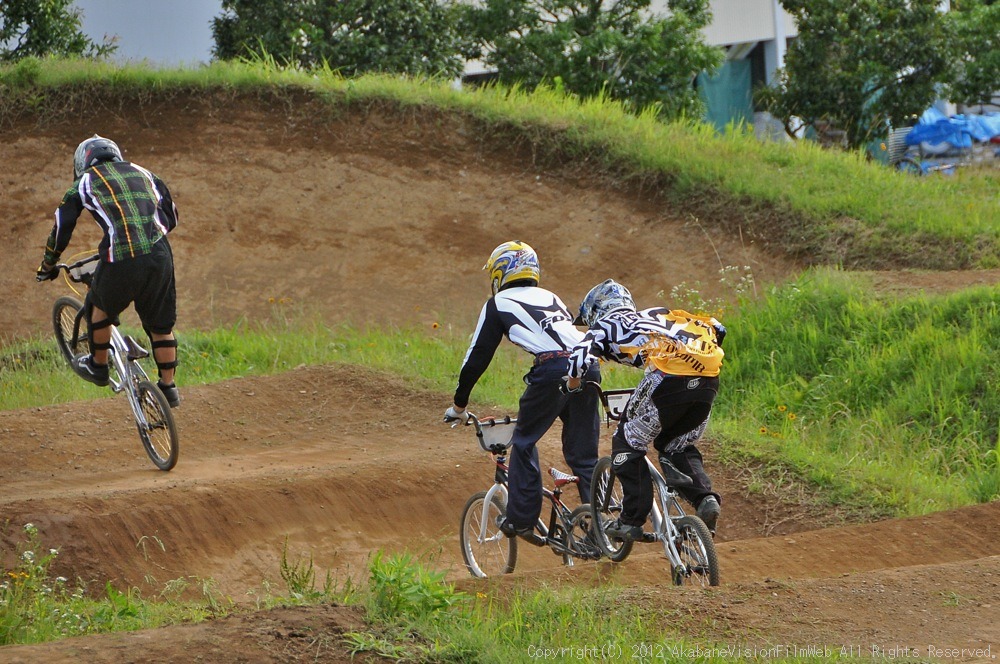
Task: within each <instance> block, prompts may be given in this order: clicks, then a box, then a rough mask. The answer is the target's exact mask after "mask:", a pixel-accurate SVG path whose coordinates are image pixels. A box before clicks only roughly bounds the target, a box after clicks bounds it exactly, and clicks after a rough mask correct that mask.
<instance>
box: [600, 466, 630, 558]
mask: <svg viewBox="0 0 1000 664" xmlns="http://www.w3.org/2000/svg"><path fill="white" fill-rule="evenodd" d="M590 508H591V511H592V512H593V524H592V528H593V537H594V542H595V543H596V544H597V548H599V549H600V550H601V553H603V554H604V555H605V556H607V557H608V558H609V559H610V560H611V561H612V562H615V563H620V562H621V561H623V560H625V559H626V558H628V554H630V553H632V545H633V544H634V542H632V541H631V540H627V541H622V540H620V539H615V538H611V537H608V535H607V534H606V533H605V532H604V528H605V526H606V525H607V524H609V523H611V522H612V521H614V520H616V519H617V518H618V517H620V516H621V513H622V483H621V481H620V480H619V479H618V476H617V475H615V471H614V468H613V467H612V466H611V457H601V458H600V459H598V461H597V465H596V466H594V477H593V479H592V480H591V483H590Z"/></svg>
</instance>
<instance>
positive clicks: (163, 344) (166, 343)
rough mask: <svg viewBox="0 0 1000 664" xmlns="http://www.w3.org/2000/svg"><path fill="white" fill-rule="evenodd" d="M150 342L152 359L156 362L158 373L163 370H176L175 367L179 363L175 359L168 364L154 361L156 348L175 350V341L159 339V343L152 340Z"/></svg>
mask: <svg viewBox="0 0 1000 664" xmlns="http://www.w3.org/2000/svg"><path fill="white" fill-rule="evenodd" d="M150 341H151V342H152V348H153V359H154V361H155V362H156V368H157V369H159V370H160V371H163V370H165V369H176V368H177V365H178V364H180V362H179V361H178V360H177V359H176V358H174V359H173V360H172V361H170V362H161V361H159V360H157V359H156V349H157V348H177V339H160V340H159V341H153V340H152V339H150Z"/></svg>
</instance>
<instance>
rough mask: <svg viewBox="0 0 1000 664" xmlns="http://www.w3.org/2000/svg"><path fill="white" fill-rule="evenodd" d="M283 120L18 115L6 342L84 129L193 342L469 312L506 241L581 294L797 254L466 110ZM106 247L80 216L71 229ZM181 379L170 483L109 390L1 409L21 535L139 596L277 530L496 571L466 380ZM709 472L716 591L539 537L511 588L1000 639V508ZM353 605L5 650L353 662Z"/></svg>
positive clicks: (256, 546)
mask: <svg viewBox="0 0 1000 664" xmlns="http://www.w3.org/2000/svg"><path fill="white" fill-rule="evenodd" d="M284 118H285V115H284V109H279V108H268V107H262V106H260V105H255V104H251V103H239V104H236V105H233V106H230V107H226V108H222V107H218V106H215V105H211V104H206V103H204V102H203V101H201V100H197V99H190V100H175V101H174V102H173V103H171V104H170V105H150V106H147V107H146V108H143V109H141V111H140V112H136V113H135V114H128V115H121V114H119V115H115V116H113V117H110V119H109V118H108V117H104V118H87V117H82V118H80V119H79V121H75V122H74V123H72V124H62V125H49V126H45V127H41V128H39V127H35V126H21V127H16V128H13V129H5V130H3V131H2V132H0V134H2V136H0V139H2V140H0V159H2V163H4V164H5V165H7V168H6V169H5V173H4V175H2V176H0V191H2V196H0V209H2V212H3V215H2V216H3V218H4V219H5V220H7V221H6V223H5V224H4V226H3V227H2V228H0V241H2V242H3V243H4V244H5V246H7V247H8V248H9V251H8V252H7V256H8V258H6V259H4V267H5V269H4V270H2V271H0V287H2V288H3V292H5V293H8V294H9V297H8V298H7V300H6V304H7V306H5V307H2V308H0V339H2V340H5V341H6V340H10V339H16V338H19V337H22V336H24V335H30V334H35V333H45V332H46V330H47V326H48V324H47V320H48V315H49V314H48V311H49V307H50V305H51V302H52V300H53V299H54V298H55V297H56V295H57V293H61V290H60V289H59V288H58V287H56V286H53V285H51V284H47V285H44V286H38V285H36V284H35V283H34V282H33V280H32V272H33V270H34V267H35V266H36V264H37V261H38V258H39V257H40V253H41V244H42V242H43V241H44V238H45V236H46V234H47V232H48V226H49V223H50V222H49V219H50V215H51V211H52V209H53V208H54V206H55V204H56V202H57V199H58V197H59V195H60V194H61V193H62V191H63V190H64V188H65V187H66V185H67V179H66V174H67V173H68V171H69V168H68V163H69V158H70V155H71V153H72V149H73V148H74V147H75V145H76V143H77V142H78V141H79V140H80V139H81V138H82V137H85V136H86V135H89V134H90V133H91V132H94V131H97V132H99V133H101V134H104V135H110V136H112V137H114V138H116V139H117V140H119V142H120V143H121V144H122V146H123V147H124V148H125V150H126V153H127V156H128V157H130V158H132V159H134V160H135V161H137V162H139V163H141V164H143V165H146V166H148V167H150V168H152V169H153V170H155V171H158V172H160V173H161V174H162V175H163V176H164V177H165V178H166V179H167V180H168V182H169V183H170V184H171V186H172V188H173V190H174V193H175V198H176V199H177V201H178V204H179V206H180V207H181V210H182V220H181V223H182V226H181V227H180V228H179V229H178V231H177V233H176V235H175V237H174V239H173V244H174V248H175V253H176V255H177V262H178V278H179V286H180V300H181V323H180V328H181V330H182V331H183V329H184V328H185V327H187V328H196V327H209V326H213V325H220V324H222V325H224V324H228V323H231V322H233V321H234V320H237V319H238V318H239V317H241V316H247V317H250V318H255V317H260V316H266V315H269V313H270V310H271V304H270V301H271V300H273V299H281V298H285V299H291V300H292V301H293V303H295V304H301V305H302V306H303V307H305V308H308V309H310V310H312V311H315V312H316V313H318V314H319V315H321V316H323V317H324V319H325V320H327V321H329V322H335V321H338V320H343V319H353V320H365V319H371V320H378V321H389V322H394V323H410V322H413V323H417V324H426V325H428V326H429V325H431V324H432V323H438V324H440V325H442V326H443V327H445V328H446V327H447V326H448V325H454V326H455V327H457V328H458V329H465V328H467V327H470V326H471V324H472V321H473V320H474V317H475V315H476V313H477V312H478V308H479V306H480V304H481V302H482V299H483V297H484V296H485V283H484V282H483V276H482V273H481V272H480V271H479V267H480V266H481V265H482V261H483V258H484V256H485V255H486V254H487V253H488V252H489V250H490V249H491V248H492V247H493V246H495V245H496V244H498V243H499V242H501V241H503V240H507V239H511V238H514V237H518V238H520V239H524V240H526V241H529V242H531V243H532V244H533V245H534V246H535V247H536V248H537V249H538V250H539V252H540V254H541V257H542V262H543V279H544V280H545V284H546V285H547V286H549V287H551V288H553V289H554V290H556V291H557V292H559V293H560V294H561V295H563V297H564V299H566V300H567V301H568V302H575V301H578V300H579V298H580V296H582V295H583V293H584V292H585V291H586V289H587V288H588V287H589V286H590V285H591V283H592V282H594V281H596V280H599V279H603V278H605V277H606V276H615V277H616V278H619V279H621V280H623V281H625V282H626V283H628V284H629V285H630V286H633V290H634V291H635V292H636V295H637V297H638V298H639V299H640V301H650V300H651V299H652V298H654V297H655V295H656V293H657V291H659V290H660V289H663V288H667V289H669V286H670V285H672V283H673V282H674V281H675V280H676V279H678V278H682V279H683V280H685V281H687V282H688V283H694V282H701V283H702V284H704V285H705V286H704V288H705V289H706V292H707V294H709V295H711V294H713V293H712V292H711V288H712V286H711V284H713V283H715V278H716V273H717V270H718V269H719V267H720V266H721V265H750V266H751V267H752V268H753V270H754V273H755V275H756V277H757V279H758V280H759V281H761V282H768V281H774V280H779V279H782V278H784V277H786V276H788V275H790V274H793V273H794V272H795V270H796V266H795V265H794V264H792V263H790V262H789V261H785V260H782V259H780V258H775V257H773V256H767V255H766V254H763V253H762V252H760V251H758V249H757V248H756V247H755V246H754V245H753V244H744V243H742V242H741V241H740V240H739V238H731V237H726V236H721V235H719V234H718V233H716V232H715V231H713V230H712V229H713V227H714V223H713V221H714V220H698V221H697V222H693V221H692V220H690V219H686V218H685V216H684V214H683V211H679V210H664V209H662V208H661V207H658V206H657V205H656V204H655V203H654V202H652V201H650V200H648V199H645V198H643V197H641V196H639V195H637V194H635V193H634V192H630V191H628V190H618V189H615V188H612V187H609V186H606V185H604V184H602V183H601V182H599V181H598V180H596V179H588V178H586V177H584V176H581V175H580V174H579V173H572V174H569V173H568V172H567V170H561V171H559V172H553V171H547V170H543V169H541V168H538V167H536V166H534V165H533V164H532V163H531V162H530V159H528V158H526V157H525V156H524V155H520V154H518V153H517V152H503V151H498V150H496V149H492V148H490V147H488V146H485V145H483V144H481V143H480V142H479V141H478V140H477V137H476V136H475V135H474V134H472V133H470V132H469V131H468V130H467V128H465V127H462V126H448V125H442V124H441V123H440V122H435V123H429V124H422V123H421V122H419V121H418V120H417V119H415V118H403V119H399V118H391V117H388V116H382V115H378V114H369V115H365V116H363V117H358V118H341V119H337V120H330V121H323V122H319V121H304V120H303V119H302V118H301V117H297V118H292V119H284ZM95 240H96V236H95V234H94V229H93V228H92V225H91V224H90V222H89V221H87V220H85V221H84V222H83V223H81V226H80V228H79V231H78V236H77V238H76V239H75V241H74V244H73V247H74V248H76V249H80V250H83V249H86V248H87V247H88V246H89V243H93V242H94V241H95ZM698 247H700V249H697V248H698ZM692 251H702V252H703V253H702V254H701V255H697V254H695V255H694V256H693V258H694V260H693V261H692V262H691V265H690V267H689V268H685V270H684V272H683V274H682V275H681V276H680V277H678V276H677V273H676V271H675V270H676V268H675V267H674V263H673V261H672V257H673V256H675V255H677V254H678V253H681V252H686V253H687V254H688V255H691V252H692ZM623 257H628V260H623ZM182 380H183V379H182ZM185 396H186V398H187V400H186V403H185V404H184V406H183V408H182V409H181V410H179V411H178V412H177V414H178V421H179V425H180V429H181V436H182V455H181V461H180V463H179V465H178V466H177V468H176V469H175V470H174V471H172V472H171V473H169V474H164V473H159V472H157V471H155V470H153V469H152V466H151V465H150V464H149V463H148V461H146V460H145V459H144V458H143V457H142V456H141V452H140V450H139V449H138V445H137V444H136V442H135V439H134V435H133V433H132V431H131V429H130V426H129V424H128V422H127V421H126V419H125V412H124V405H123V404H122V403H120V402H118V401H117V400H103V401H99V402H78V403H71V404H62V405H57V406H52V407H47V408H42V409H31V410H28V411H20V412H5V413H0V505H2V514H3V518H4V519H5V520H9V522H10V523H11V524H13V525H14V526H15V530H16V528H17V527H19V526H20V525H21V524H23V523H25V522H32V523H34V524H36V525H38V526H39V528H40V530H41V533H42V535H43V538H44V541H45V543H46V544H48V545H51V546H56V547H59V548H60V549H61V555H60V558H59V560H60V565H61V566H62V569H60V571H62V572H64V573H67V572H68V573H69V574H67V575H72V576H80V577H82V578H84V579H87V580H91V581H94V582H96V583H101V582H103V581H104V580H106V579H112V580H114V581H116V582H118V583H121V584H133V585H137V586H140V587H143V588H145V589H147V591H151V587H154V586H152V585H151V581H152V580H155V583H157V584H162V583H163V582H165V581H167V580H170V579H176V578H179V577H199V578H212V579H215V580H216V581H217V583H218V586H219V589H220V591H221V592H223V593H225V594H226V595H229V596H231V597H233V599H234V600H236V601H248V596H247V592H248V591H250V590H253V589H258V588H259V586H260V583H261V581H262V579H265V578H269V579H271V580H275V579H276V577H277V575H278V574H277V569H278V560H279V558H280V553H281V547H282V543H283V541H284V540H285V538H286V537H287V538H288V542H289V546H290V549H291V551H292V552H293V553H295V552H298V553H301V554H303V555H305V554H311V555H312V556H313V557H314V559H315V561H316V564H317V566H318V567H320V568H321V569H322V570H327V569H329V570H332V571H333V572H334V573H335V574H337V575H340V576H342V577H346V576H348V575H353V576H358V575H361V574H363V570H364V563H365V560H366V557H367V555H368V554H369V553H370V552H371V551H372V550H374V549H379V548H381V549H385V550H389V551H398V550H410V551H416V552H418V553H420V554H421V555H422V556H424V557H425V558H426V559H427V560H430V561H432V562H433V564H435V565H436V566H438V567H440V568H442V569H445V570H447V572H448V574H449V577H450V578H452V579H454V580H456V581H460V582H461V584H462V587H464V588H469V589H471V588H478V587H479V586H478V585H476V584H472V583H471V582H469V581H467V580H466V579H465V577H466V574H465V572H464V570H463V569H462V567H461V562H460V558H459V556H458V551H457V547H456V545H455V540H456V538H455V530H456V521H457V518H458V513H459V510H460V509H461V506H462V504H464V502H465V499H466V498H467V497H468V495H470V494H471V493H472V492H473V491H475V490H478V489H479V488H481V487H482V486H483V485H484V484H485V483H486V482H488V481H489V477H490V473H489V471H488V469H487V467H486V466H485V465H484V464H485V461H484V459H483V458H482V457H481V455H480V454H478V453H477V452H475V451H474V450H473V448H472V444H471V443H472V441H471V440H470V439H469V437H468V436H465V435H462V434H460V433H459V432H457V431H452V430H450V429H447V428H445V427H442V426H441V425H440V423H439V422H438V413H439V412H440V411H441V410H442V408H443V407H444V406H445V405H447V401H448V395H443V394H428V393H423V392H414V391H413V390H412V389H410V388H407V387H406V386H405V385H403V384H402V383H401V382H400V381H398V380H395V379H393V378H391V377H386V376H383V375H376V374H372V373H369V372H366V371H362V370H358V369H352V368H345V367H315V368H302V369H299V370H296V371H293V372H291V373H289V374H286V375H283V376H278V377H274V378H268V379H255V378H244V379H238V380H234V381H230V382H227V383H224V384H221V385H215V386H208V387H188V388H187V389H185ZM542 450H543V459H544V460H545V462H553V463H556V462H557V461H558V459H557V456H556V455H555V453H554V452H553V448H552V443H551V439H546V441H545V442H544V444H543V448H542ZM718 475H719V482H720V487H721V489H722V491H723V493H724V494H725V495H726V498H727V502H726V505H727V507H726V509H727V511H726V517H725V518H726V521H725V525H724V529H723V530H722V532H721V533H720V547H721V548H720V552H721V556H722V565H723V575H724V576H723V578H724V587H722V588H720V589H717V590H714V591H711V592H708V593H699V592H693V591H677V590H675V589H672V588H670V587H668V586H666V585H665V583H664V580H663V576H662V564H661V561H660V558H659V557H658V556H656V555H655V554H653V553H651V552H650V553H645V552H640V553H638V554H637V555H635V556H634V557H633V558H631V559H630V560H629V561H628V562H627V563H626V564H625V565H622V566H619V567H617V568H610V567H608V566H606V565H582V566H578V567H577V568H576V569H575V570H573V571H572V572H566V571H564V570H560V569H558V568H554V567H553V565H554V564H555V562H556V559H555V558H554V557H553V556H551V555H549V554H546V553H541V554H540V555H535V556H526V557H525V559H524V560H523V561H522V562H521V564H520V566H519V570H518V573H517V574H516V575H515V578H513V579H511V580H509V581H510V582H512V583H525V584H549V583H560V584H561V583H566V582H572V583H581V584H593V583H616V584H620V585H622V586H623V587H625V588H627V590H626V591H625V592H628V593H629V594H630V595H631V596H632V597H633V598H634V599H635V600H636V601H641V602H644V603H646V604H647V605H648V606H650V608H651V609H654V608H655V609H656V610H658V611H661V612H664V613H665V615H666V618H665V620H666V619H667V618H669V623H670V624H671V625H674V626H678V627H677V628H678V629H680V630H681V631H682V632H683V633H686V634H688V635H689V636H690V638H691V639H693V640H694V642H699V643H705V644H708V643H710V642H715V641H719V640H721V641H723V642H727V641H728V642H733V643H735V642H737V641H739V642H742V643H748V644H756V645H767V644H772V643H780V644H791V645H800V646H804V645H808V644H813V643H824V644H829V645H833V646H838V647H839V646H841V645H848V646H851V645H853V646H855V647H856V648H857V647H860V646H864V648H865V649H866V651H867V652H870V649H871V646H876V647H893V646H904V645H911V646H919V647H920V649H921V656H924V655H926V654H927V651H926V648H927V646H930V645H935V646H938V647H945V646H947V647H955V648H976V647H979V648H986V647H988V646H991V645H993V644H997V643H1000V633H998V628H997V625H998V624H1000V620H998V618H1000V609H998V608H997V607H998V604H997V603H996V602H995V600H994V596H995V595H996V588H997V581H998V580H1000V577H998V574H1000V565H998V558H996V557H995V556H998V555H1000V543H998V542H1000V540H998V538H997V528H998V526H997V524H998V519H997V517H998V511H997V506H995V505H989V506H982V507H977V508H971V509H967V510H961V511H958V512H954V513H945V514H936V515H930V516H927V517H923V518H921V519H914V520H905V521H898V522H884V523H879V524H869V525H854V526H844V527H841V528H839V529H823V530H813V528H815V527H817V526H819V525H825V524H827V523H828V522H829V521H830V519H829V518H826V519H824V518H823V515H816V514H810V513H807V512H805V511H803V510H802V509H800V508H798V506H796V505H791V504H783V503H779V502H774V503H772V502H768V501H765V500H763V499H762V498H760V497H759V496H758V497H750V496H748V495H746V493H745V491H744V490H743V486H742V483H741V480H740V477H739V476H738V475H737V474H736V473H735V472H729V471H724V470H723V469H719V471H718ZM783 515H791V516H793V517H794V518H791V519H790V520H784V516H783ZM817 519H818V520H817ZM764 534H769V535H771V536H770V537H761V536H762V535H764ZM10 538H11V535H10V533H8V535H7V536H6V538H5V540H4V542H5V544H6V546H5V547H4V548H5V549H6V550H9V542H10ZM159 543H162V547H161V546H158V545H157V544H159ZM501 588H502V586H501ZM499 591H500V589H499V588H498V592H499ZM356 621H357V616H356V615H355V614H353V613H352V612H351V611H349V610H346V609H341V608H337V607H321V608H317V609H313V610H294V611H292V610H289V611H281V612H275V613H271V614H268V615H262V614H251V615H249V616H238V617H232V618H230V619H227V620H225V621H217V622H213V623H209V624H206V625H198V626H186V627H180V628H172V629H167V630H157V631H154V632H152V633H140V634H132V635H115V636H104V637H93V638H87V639H74V640H72V641H67V642H63V643H58V644H51V645H45V646H35V647H30V648H27V647H18V648H4V649H0V661H26V662H27V661H60V660H63V661H108V662H117V661H133V660H136V659H148V660H155V661H178V662H180V661H191V660H192V657H201V658H202V660H203V661H288V660H292V659H298V658H303V659H305V658H310V659H312V658H313V657H314V656H316V655H317V654H318V655H319V656H320V659H322V660H323V661H339V659H341V658H343V657H344V650H343V649H342V647H340V646H339V645H337V643H336V639H335V638H334V636H335V634H336V633H337V630H342V629H345V628H346V629H350V628H352V626H356V625H357V622H356ZM621 645H622V647H626V646H627V645H628V644H621ZM993 650H994V651H995V650H997V648H996V647H994V648H993ZM193 653H197V655H193ZM932 654H933V653H932ZM959 654H962V653H959ZM968 654H969V653H965V655H968ZM968 658H969V657H966V659H968Z"/></svg>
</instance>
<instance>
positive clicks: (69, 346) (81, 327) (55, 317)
mask: <svg viewBox="0 0 1000 664" xmlns="http://www.w3.org/2000/svg"><path fill="white" fill-rule="evenodd" d="M81 309H83V303H82V302H80V300H78V299H76V298H75V297H73V296H71V295H64V296H63V297H61V298H59V299H58V300H56V303H55V306H53V307H52V328H53V331H54V332H55V333H56V344H57V345H58V346H59V352H60V353H62V356H63V358H64V359H65V360H66V361H67V362H69V363H70V364H71V365H72V362H73V358H75V357H76V356H77V355H79V354H80V353H82V352H83V350H84V348H86V347H87V323H86V321H84V320H83V318H82V317H81V318H80V320H79V321H77V316H78V315H79V313H80V310H81Z"/></svg>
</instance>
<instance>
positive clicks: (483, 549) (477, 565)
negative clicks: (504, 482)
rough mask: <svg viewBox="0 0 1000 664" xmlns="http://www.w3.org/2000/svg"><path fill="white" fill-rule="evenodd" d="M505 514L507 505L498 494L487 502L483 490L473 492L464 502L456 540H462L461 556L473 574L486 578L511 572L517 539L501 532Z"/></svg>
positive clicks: (515, 557)
mask: <svg viewBox="0 0 1000 664" xmlns="http://www.w3.org/2000/svg"><path fill="white" fill-rule="evenodd" d="M506 513H507V506H506V505H504V503H503V500H502V499H501V498H500V496H499V495H496V494H494V495H493V499H492V500H490V501H489V503H487V502H486V492H485V491H480V492H479V493H477V494H475V495H474V496H472V498H469V502H467V503H466V504H465V509H463V510H462V525H461V530H460V531H459V539H460V540H461V542H462V558H463V559H465V566H466V567H467V568H468V570H469V573H470V574H472V576H474V577H477V578H480V579H485V578H488V577H491V576H499V575H501V574H510V573H511V572H513V571H514V565H516V564H517V539H516V538H513V537H507V536H506V535H504V534H503V533H502V532H501V531H500V522H501V521H502V520H503V518H504V515H505V514H506ZM484 515H485V517H486V519H485V521H484V519H483V516H484ZM484 523H485V528H484V527H483V524H484Z"/></svg>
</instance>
